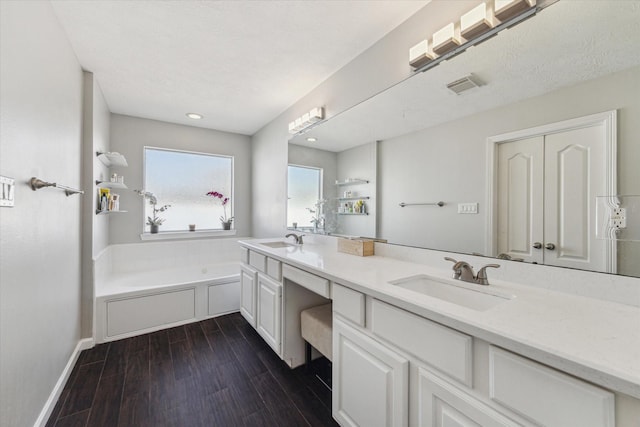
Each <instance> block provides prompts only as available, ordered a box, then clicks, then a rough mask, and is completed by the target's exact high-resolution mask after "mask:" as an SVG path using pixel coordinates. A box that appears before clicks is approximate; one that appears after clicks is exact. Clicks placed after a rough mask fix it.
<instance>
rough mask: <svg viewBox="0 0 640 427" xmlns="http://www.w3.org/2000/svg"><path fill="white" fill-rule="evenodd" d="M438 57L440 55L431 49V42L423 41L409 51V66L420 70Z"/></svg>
mask: <svg viewBox="0 0 640 427" xmlns="http://www.w3.org/2000/svg"><path fill="white" fill-rule="evenodd" d="M437 57H438V55H437V54H436V53H435V52H434V51H433V49H432V48H431V45H430V44H429V40H423V41H421V42H420V43H418V44H417V45H415V46H414V47H412V48H411V49H409V65H411V66H412V67H413V68H420V67H422V66H423V65H424V64H426V63H427V62H429V61H433V60H434V59H436V58H437Z"/></svg>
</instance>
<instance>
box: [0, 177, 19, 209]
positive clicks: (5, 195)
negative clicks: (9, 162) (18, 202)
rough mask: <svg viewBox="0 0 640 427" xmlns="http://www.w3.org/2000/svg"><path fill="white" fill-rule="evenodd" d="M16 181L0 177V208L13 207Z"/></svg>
mask: <svg viewBox="0 0 640 427" xmlns="http://www.w3.org/2000/svg"><path fill="white" fill-rule="evenodd" d="M15 184H16V180H15V179H13V178H9V177H6V176H0V206H3V207H13V206H14V204H15V200H14V192H15V188H16V185H15Z"/></svg>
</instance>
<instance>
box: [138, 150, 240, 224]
mask: <svg viewBox="0 0 640 427" xmlns="http://www.w3.org/2000/svg"><path fill="white" fill-rule="evenodd" d="M144 156H145V157H144V158H145V176H144V189H145V190H146V191H149V192H151V193H153V194H155V196H156V197H157V199H158V207H160V206H162V205H171V207H170V208H169V209H168V210H166V211H164V212H161V213H159V214H158V216H159V217H160V218H164V219H165V222H164V223H163V224H162V225H161V226H160V231H161V232H163V231H187V230H188V229H189V224H195V225H196V230H215V229H218V230H220V229H222V224H221V221H220V217H221V216H223V215H224V210H223V207H222V204H221V203H220V199H217V198H212V197H209V196H207V195H206V193H207V192H209V191H217V192H219V193H222V194H224V195H225V197H229V198H230V201H229V203H228V204H227V206H226V214H227V218H230V217H232V216H233V202H234V200H233V194H232V189H233V179H232V177H233V157H228V156H217V155H212V154H201V153H189V152H184V151H173V150H163V149H157V148H146V147H145V149H144ZM144 215H145V216H144V220H145V231H147V232H148V231H149V226H148V225H147V224H146V220H147V216H152V206H151V205H150V204H149V201H148V200H145V212H144Z"/></svg>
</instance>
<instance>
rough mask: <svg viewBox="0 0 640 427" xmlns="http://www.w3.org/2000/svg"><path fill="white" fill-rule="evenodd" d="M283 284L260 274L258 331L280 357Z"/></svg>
mask: <svg viewBox="0 0 640 427" xmlns="http://www.w3.org/2000/svg"><path fill="white" fill-rule="evenodd" d="M281 301H282V284H281V283H278V282H276V281H275V280H273V279H271V278H269V277H267V276H265V275H263V274H261V273H258V312H257V321H256V329H257V330H258V333H259V334H260V335H261V336H262V338H264V340H265V341H266V342H267V344H269V345H270V346H271V348H273V350H274V351H275V352H276V353H277V354H278V355H280V330H281V319H282V310H281Z"/></svg>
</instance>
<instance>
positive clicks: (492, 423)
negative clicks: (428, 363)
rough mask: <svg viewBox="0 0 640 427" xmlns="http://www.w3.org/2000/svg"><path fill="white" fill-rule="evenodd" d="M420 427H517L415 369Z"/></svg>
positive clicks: (464, 394)
mask: <svg viewBox="0 0 640 427" xmlns="http://www.w3.org/2000/svg"><path fill="white" fill-rule="evenodd" d="M417 372H418V394H419V396H418V408H417V410H418V425H419V426H420V427H507V426H508V427H518V426H523V424H518V423H516V422H515V421H513V420H511V419H509V418H507V417H505V416H504V415H502V414H501V413H499V412H498V411H496V410H495V409H493V408H491V407H489V406H487V405H486V404H485V403H483V402H481V401H479V400H477V399H476V398H475V397H473V396H472V395H470V394H468V393H467V392H465V391H464V390H463V389H461V388H458V387H456V386H454V385H453V384H450V383H449V382H447V381H446V380H444V379H442V378H440V377H438V376H437V375H435V374H433V373H432V372H430V371H428V370H426V369H423V368H418V370H417Z"/></svg>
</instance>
